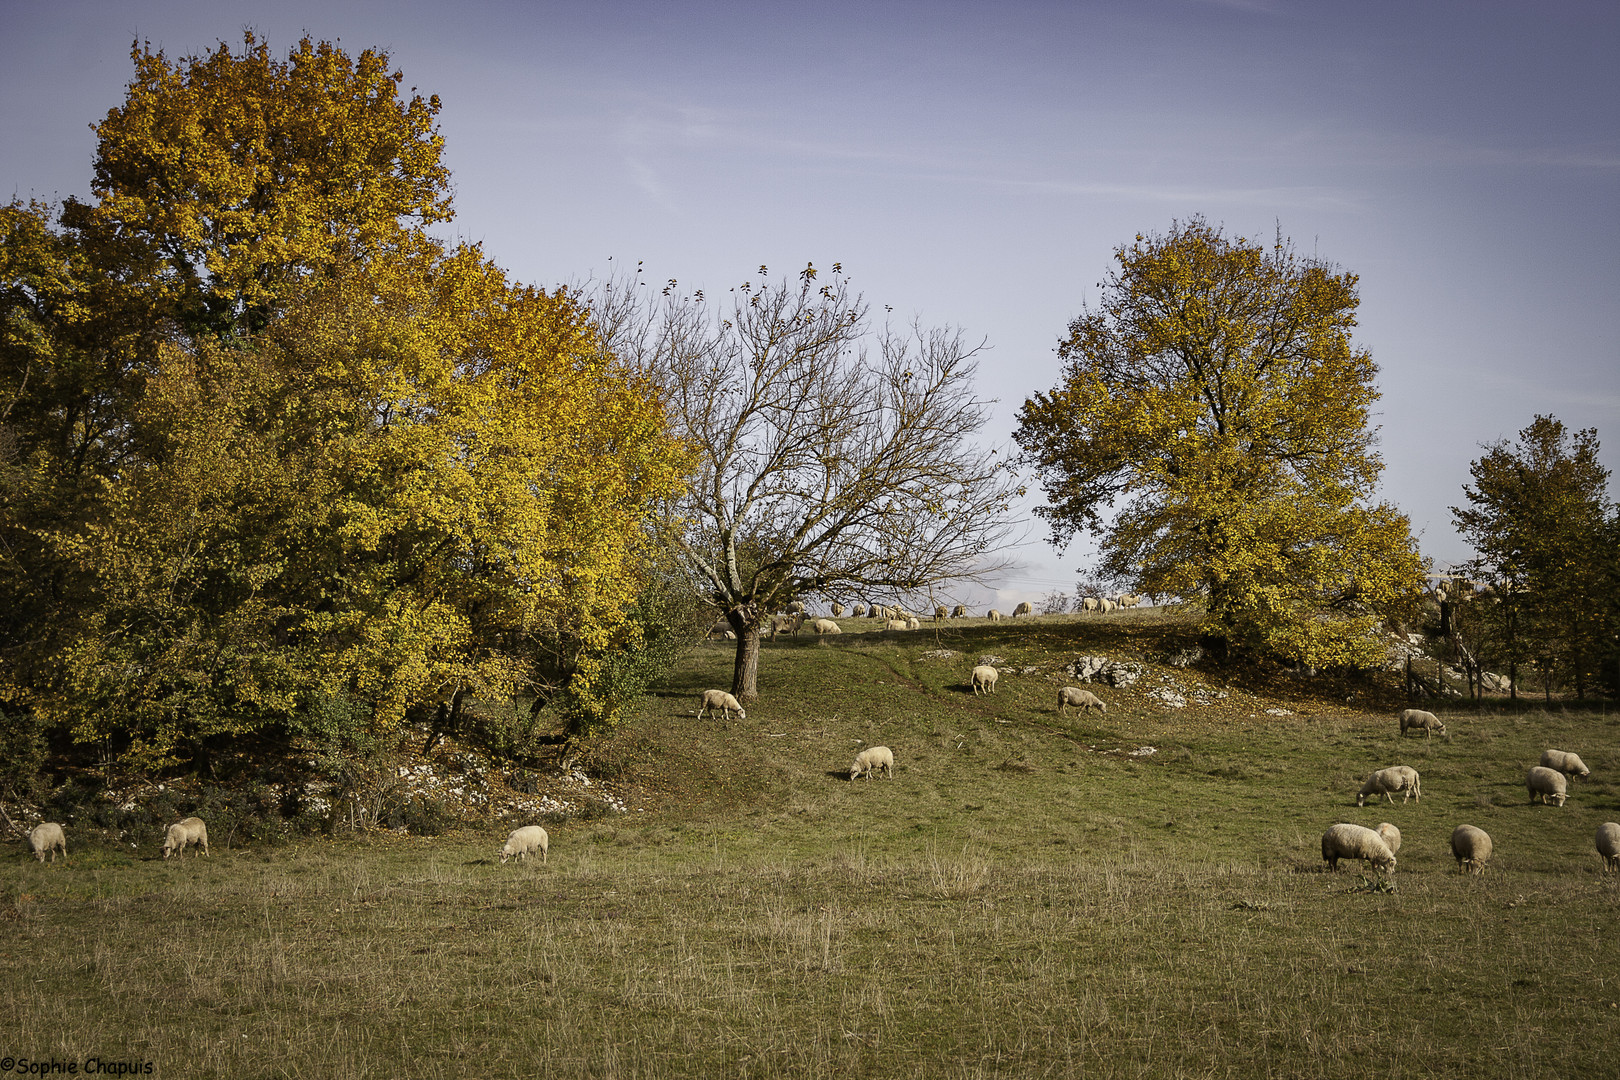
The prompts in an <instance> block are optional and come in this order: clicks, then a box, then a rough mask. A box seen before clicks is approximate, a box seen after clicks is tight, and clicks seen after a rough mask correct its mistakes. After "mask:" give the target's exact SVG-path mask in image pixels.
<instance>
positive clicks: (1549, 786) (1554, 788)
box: [1524, 765, 1569, 806]
mask: <svg viewBox="0 0 1620 1080" xmlns="http://www.w3.org/2000/svg"><path fill="white" fill-rule="evenodd" d="M1524 786H1525V787H1526V788H1528V789H1529V790H1530V801H1531V802H1532V803H1533V802H1535V801H1536V799H1537V798H1540V799H1541V804H1542V805H1543V806H1546V805H1547V804H1548V803H1553V804H1554V805H1557V806H1563V805H1564V800H1565V799H1568V798H1569V781H1568V780H1565V779H1564V774H1563V773H1561V772H1559V771H1558V770H1557V769H1549V768H1547V767H1546V766H1545V765H1536V766H1533V767H1532V768H1531V769H1530V771H1529V772H1528V773H1526V774H1525V777H1524Z"/></svg>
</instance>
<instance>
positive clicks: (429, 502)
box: [0, 35, 690, 763]
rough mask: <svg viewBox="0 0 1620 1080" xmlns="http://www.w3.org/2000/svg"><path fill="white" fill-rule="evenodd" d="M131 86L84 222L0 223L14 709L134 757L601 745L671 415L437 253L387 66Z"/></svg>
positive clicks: (413, 130) (437, 212)
mask: <svg viewBox="0 0 1620 1080" xmlns="http://www.w3.org/2000/svg"><path fill="white" fill-rule="evenodd" d="M135 59H136V69H137V75H136V78H135V80H134V81H133V82H132V83H131V85H130V89H129V94H128V98H127V100H126V102H125V104H124V106H123V107H122V108H121V109H115V110H113V112H111V113H110V114H109V115H108V118H107V120H106V121H104V122H103V123H102V124H101V125H100V126H99V127H98V129H97V131H98V134H99V136H100V144H99V154H98V159H97V165H96V187H95V191H96V194H97V196H98V201H97V202H96V203H95V204H93V205H91V204H70V205H69V206H67V207H66V208H65V209H64V211H63V212H62V214H61V215H60V217H59V221H56V222H53V221H52V220H51V215H50V213H49V209H48V208H44V207H39V206H37V205H30V206H22V205H18V204H13V205H12V206H10V207H8V208H6V216H5V217H4V218H3V219H0V224H3V225H4V230H3V232H0V253H3V254H4V257H5V259H6V262H5V264H4V270H5V273H6V287H7V292H6V293H5V303H6V306H7V312H6V314H7V315H8V316H9V319H8V321H7V323H6V325H7V326H8V327H9V328H10V330H9V332H8V334H7V336H6V337H5V338H4V339H3V340H0V349H3V362H4V368H3V371H4V377H5V380H6V381H5V383H4V384H3V385H4V389H5V392H6V394H7V399H6V402H5V403H4V410H5V411H4V414H3V417H0V418H3V419H4V421H5V423H6V439H5V441H4V446H3V449H0V452H3V454H4V460H0V468H3V469H4V472H3V473H0V476H3V477H4V478H5V483H6V487H5V489H4V492H3V495H4V498H5V502H4V503H3V504H0V533H3V536H4V539H5V540H6V544H5V545H4V549H3V550H4V552H5V554H4V555H3V556H0V559H3V560H4V561H3V562H0V589H3V590H4V596H3V597H0V600H5V601H14V603H13V604H11V605H7V606H8V611H9V614H8V616H7V621H6V622H5V623H4V638H3V639H0V650H3V651H4V654H5V657H6V659H7V660H8V661H10V662H9V663H8V664H7V665H5V667H6V674H5V675H4V676H0V679H3V680H4V682H5V689H4V693H5V695H6V697H5V701H6V702H7V703H8V707H9V708H12V709H13V710H18V709H21V710H26V711H27V713H28V715H29V716H31V717H33V718H34V719H35V720H36V721H37V723H38V726H39V727H40V728H41V729H50V728H53V727H63V728H67V729H68V730H71V731H72V733H73V734H74V736H75V737H76V738H77V739H78V740H80V741H81V742H92V741H94V742H98V743H102V744H105V745H107V746H109V747H111V748H112V749H114V750H115V751H117V752H119V753H121V754H123V755H124V756H125V757H126V758H130V759H133V760H136V761H140V762H147V763H161V762H165V761H170V760H174V759H176V758H192V759H195V760H198V761H199V762H205V761H206V758H207V755H208V753H209V752H210V749H211V748H213V747H217V746H218V745H219V740H220V739H222V738H225V739H228V738H229V737H231V736H234V735H239V734H241V733H244V732H248V731H258V732H268V733H274V732H292V733H299V732H303V733H306V734H309V733H313V734H314V735H315V736H320V737H326V738H328V741H331V740H333V739H337V738H338V735H340V734H341V732H339V731H338V730H337V729H340V728H345V725H347V728H348V729H352V730H356V731H363V732H364V733H366V734H368V735H370V736H374V737H386V736H387V735H388V733H389V732H391V731H393V730H395V729H397V727H398V725H399V724H400V722H401V721H402V719H404V718H405V717H407V716H408V715H410V714H411V713H412V712H413V710H415V711H417V712H418V713H420V712H421V711H422V710H423V709H424V708H430V707H431V706H432V705H433V704H435V703H439V702H450V701H456V702H459V701H460V700H461V697H460V694H461V693H467V692H471V693H472V694H475V695H477V696H480V697H486V698H496V699H506V700H512V699H513V698H514V697H515V696H517V695H520V694H522V695H524V696H525V697H528V696H530V695H533V696H535V697H537V699H538V700H542V701H543V700H546V699H548V698H550V697H552V696H554V695H555V694H557V693H561V694H562V695H563V696H564V697H565V698H566V700H567V701H568V702H569V707H570V712H571V715H572V718H573V719H574V721H575V722H576V723H588V722H591V721H602V720H610V719H611V718H612V713H613V711H614V709H615V708H616V707H617V706H618V704H619V701H618V700H617V698H615V697H614V696H613V694H612V692H611V689H610V688H609V687H607V686H606V680H605V679H604V676H603V672H604V667H605V666H611V663H612V658H613V656H614V655H615V653H616V652H618V651H620V650H623V649H633V648H634V647H636V645H637V643H638V640H639V636H640V628H639V625H638V623H637V621H636V619H635V617H634V612H635V609H636V604H637V598H638V593H639V592H640V591H641V590H642V588H643V586H644V584H645V578H646V569H645V568H646V565H647V561H648V558H647V557H648V547H647V544H646V536H647V530H646V524H647V521H648V514H649V507H650V506H652V505H653V504H655V503H656V502H658V501H659V500H662V499H665V498H667V497H668V496H670V495H671V494H672V493H673V492H675V491H677V490H678V489H679V488H680V486H681V483H682V478H683V476H684V475H685V473H686V471H687V470H688V468H689V465H690V462H689V455H688V453H687V451H686V450H685V449H684V447H683V446H682V445H681V444H680V443H679V442H678V441H676V440H675V439H673V438H671V437H670V436H669V434H668V433H667V431H666V425H665V422H664V416H663V409H662V405H661V402H660V400H659V398H658V395H657V392H656V390H655V388H654V387H653V386H652V385H651V384H650V383H649V382H648V381H647V380H646V379H645V378H643V377H641V376H639V375H637V374H636V373H635V372H633V371H631V370H630V369H628V368H627V367H626V366H625V365H623V364H621V363H620V362H619V361H618V360H617V359H616V358H614V357H613V356H612V355H611V354H610V353H609V352H608V351H607V350H606V349H604V347H603V345H602V343H601V341H600V340H599V338H598V335H597V333H596V331H595V330H594V328H593V326H592V323H591V320H590V318H589V312H588V310H587V308H586V306H585V305H584V304H582V303H579V302H578V301H576V299H575V298H574V297H573V296H572V295H571V294H569V293H568V292H567V291H565V290H557V291H555V292H547V291H544V290H541V289H536V288H532V287H527V286H523V285H519V284H515V283H513V282H511V281H509V280H508V279H507V278H506V276H505V275H504V274H503V273H502V272H501V270H500V269H499V268H498V267H496V266H495V265H493V264H492V263H491V262H490V261H489V260H488V259H487V258H486V257H485V256H484V254H483V252H482V251H481V250H480V249H479V248H477V247H476V246H460V247H455V248H446V247H445V246H443V245H442V244H440V243H439V242H437V241H436V240H434V239H433V238H432V237H431V236H430V235H428V234H427V233H426V232H425V231H424V226H426V225H427V224H429V223H432V222H435V221H439V220H443V219H445V218H447V217H448V216H449V214H450V199H449V192H448V173H447V172H446V171H445V169H444V168H443V166H442V164H441V162H440V160H439V152H440V145H441V143H440V139H439V137H438V135H437V133H436V132H435V131H434V129H433V125H432V117H433V115H434V113H435V112H436V109H437V102H436V101H433V100H429V101H423V100H422V99H420V98H415V97H413V98H411V99H410V100H409V101H402V100H400V99H399V98H398V97H397V95H396V94H395V87H396V84H397V83H398V82H399V76H398V75H397V74H393V73H390V72H389V69H388V64H387V57H386V56H384V55H382V54H377V53H372V52H367V53H364V54H362V55H361V56H360V57H359V58H358V60H354V61H351V60H350V59H349V58H348V57H347V56H345V55H344V54H343V53H342V52H341V51H339V50H337V49H335V48H334V47H332V46H330V45H326V44H321V45H312V44H311V43H310V42H308V41H307V40H306V41H304V42H302V43H300V45H299V46H298V47H297V48H295V49H294V50H293V51H292V52H291V54H290V56H289V58H288V60H287V61H285V62H282V61H278V60H276V59H274V58H273V57H271V56H270V55H269V53H268V51H267V50H266V49H265V47H264V46H263V45H262V44H261V43H259V42H257V41H256V40H255V39H254V38H253V37H252V36H251V35H250V36H249V37H248V38H247V39H246V41H245V44H244V49H243V51H242V53H241V54H240V55H236V54H233V53H232V52H231V51H230V50H229V49H228V48H227V47H225V46H223V45H222V46H221V47H220V48H219V50H218V51H216V52H214V53H212V54H210V55H207V56H205V57H200V58H198V57H192V58H186V59H183V60H181V61H179V62H176V63H170V62H168V61H167V60H166V59H165V58H164V57H163V55H162V54H161V53H156V54H154V53H152V52H150V51H140V50H138V51H137V53H136V57H135ZM334 718H336V719H335V720H334Z"/></svg>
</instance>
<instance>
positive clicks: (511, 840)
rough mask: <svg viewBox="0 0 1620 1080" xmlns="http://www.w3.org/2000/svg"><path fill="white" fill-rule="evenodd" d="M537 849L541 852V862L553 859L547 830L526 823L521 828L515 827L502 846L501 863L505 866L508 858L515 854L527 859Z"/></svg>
mask: <svg viewBox="0 0 1620 1080" xmlns="http://www.w3.org/2000/svg"><path fill="white" fill-rule="evenodd" d="M536 851H538V852H539V853H540V861H541V862H550V861H551V837H549V836H547V835H546V830H544V829H542V828H541V827H540V826H538V825H525V826H523V828H521V829H513V830H512V834H511V835H510V836H508V837H507V838H506V843H505V844H504V845H503V846H502V847H501V865H503V866H504V865H505V864H506V860H507V859H510V858H511V857H512V856H514V855H516V856H517V857H518V858H519V859H523V860H527V859H528V857H529V856H530V855H532V854H534V853H535V852H536Z"/></svg>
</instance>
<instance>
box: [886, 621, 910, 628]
mask: <svg viewBox="0 0 1620 1080" xmlns="http://www.w3.org/2000/svg"><path fill="white" fill-rule="evenodd" d="M883 629H885V630H910V629H911V624H910V623H908V622H906V620H904V619H890V620H889V621H888V622H886V623H884V624H883Z"/></svg>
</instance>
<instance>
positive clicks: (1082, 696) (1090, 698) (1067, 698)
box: [1058, 686, 1108, 713]
mask: <svg viewBox="0 0 1620 1080" xmlns="http://www.w3.org/2000/svg"><path fill="white" fill-rule="evenodd" d="M1065 705H1078V706H1079V707H1080V708H1082V709H1100V710H1101V711H1103V712H1105V713H1106V712H1107V711H1108V703H1107V702H1105V701H1103V699H1102V698H1100V697H1098V696H1097V695H1096V694H1093V693H1092V692H1091V691H1090V690H1083V689H1081V688H1080V687H1078V686H1065V687H1064V688H1063V689H1061V690H1059V691H1058V712H1062V711H1063V707H1064V706H1065Z"/></svg>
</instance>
